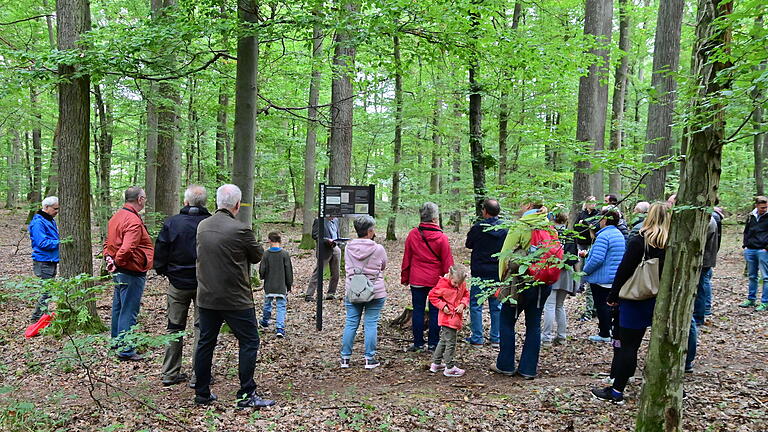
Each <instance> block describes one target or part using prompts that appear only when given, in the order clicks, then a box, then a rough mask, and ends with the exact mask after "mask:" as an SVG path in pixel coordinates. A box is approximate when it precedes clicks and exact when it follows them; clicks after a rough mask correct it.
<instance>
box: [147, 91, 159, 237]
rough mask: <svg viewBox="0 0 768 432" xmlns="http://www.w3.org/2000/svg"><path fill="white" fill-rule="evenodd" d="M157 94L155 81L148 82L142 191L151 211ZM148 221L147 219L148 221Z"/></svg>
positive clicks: (155, 186)
mask: <svg viewBox="0 0 768 432" xmlns="http://www.w3.org/2000/svg"><path fill="white" fill-rule="evenodd" d="M156 95H157V83H154V82H153V83H150V84H149V91H148V92H147V95H146V102H147V153H146V166H145V169H144V183H145V186H144V192H146V193H147V205H146V211H147V212H152V211H154V210H155V208H156V207H157V206H156V205H155V197H156V195H157V194H156V193H155V191H156V188H157V105H156V104H155V100H156ZM148 222H149V221H148Z"/></svg>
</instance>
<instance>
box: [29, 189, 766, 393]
mask: <svg viewBox="0 0 768 432" xmlns="http://www.w3.org/2000/svg"><path fill="white" fill-rule="evenodd" d="M241 198H242V194H241V192H240V189H239V188H238V187H237V186H235V185H231V184H226V185H223V186H221V187H219V188H218V190H217V193H216V205H217V210H216V211H215V212H214V213H213V214H211V213H210V212H209V211H208V210H207V209H206V207H205V205H206V202H207V199H208V197H207V192H206V190H205V188H204V187H202V186H198V185H192V186H190V187H189V188H187V189H186V191H185V193H184V206H183V207H182V209H181V210H180V212H179V214H178V215H175V216H172V217H170V218H168V219H167V220H166V221H165V222H164V224H163V227H162V230H161V231H160V234H159V235H158V237H157V240H156V241H155V242H154V243H153V242H152V239H151V238H150V235H149V232H148V231H147V229H146V227H145V225H144V222H143V220H142V217H141V215H140V212H141V211H142V210H143V208H144V205H145V203H146V193H145V192H144V190H143V189H142V188H140V187H130V188H128V189H127V190H126V191H125V202H124V204H123V206H122V207H121V208H120V209H119V210H118V211H117V212H116V213H115V214H114V215H113V217H112V218H111V219H110V221H109V225H108V230H107V238H106V241H105V244H104V250H103V252H104V259H105V261H106V268H107V270H108V271H109V272H111V273H112V275H113V280H114V291H113V302H112V322H111V336H112V339H113V341H114V347H115V350H116V355H117V358H118V359H120V360H123V361H141V360H143V358H142V356H141V355H140V354H139V353H138V352H137V350H136V348H135V347H133V346H132V344H131V342H130V338H125V335H126V334H128V333H129V332H130V331H131V330H132V329H133V328H134V326H135V325H136V322H137V315H138V312H139V308H140V304H141V298H142V295H143V291H144V286H145V282H146V274H147V272H148V271H149V270H150V269H152V268H154V269H155V270H156V272H157V273H158V274H160V275H165V276H167V278H168V280H169V281H170V286H169V287H168V289H167V302H168V303H167V304H168V306H167V317H168V324H167V331H168V333H169V334H174V335H176V336H177V337H176V338H175V339H173V340H172V341H171V342H170V343H169V344H168V346H167V348H166V352H165V357H164V361H163V365H162V384H163V385H166V386H169V385H174V384H179V383H182V382H186V381H189V384H190V387H192V388H194V389H195V399H194V401H195V402H196V403H197V404H210V403H212V402H214V401H215V400H217V397H216V395H215V394H214V393H212V392H211V390H210V386H211V383H212V376H211V365H212V358H213V352H214V349H215V346H216V341H217V338H218V334H219V331H220V329H221V326H222V324H223V323H227V324H228V325H229V327H230V328H231V329H232V332H233V333H234V336H235V337H236V338H237V339H238V343H239V378H240V389H239V390H238V392H237V406H238V407H239V408H248V407H254V408H260V407H265V406H270V405H272V404H274V403H275V402H274V401H272V400H266V399H262V398H260V397H259V396H258V395H257V393H256V384H255V382H254V379H253V375H254V369H255V361H256V356H257V352H258V348H259V332H258V330H257V328H258V326H261V327H263V328H268V327H270V326H271V325H272V312H273V309H275V310H276V311H275V321H274V325H275V335H276V337H278V338H282V337H285V336H286V329H285V321H286V303H287V296H288V292H289V291H291V288H292V286H293V283H294V281H293V267H292V264H291V257H290V255H289V254H288V252H287V251H285V250H284V249H283V248H282V246H281V243H282V239H281V235H280V233H278V232H271V233H269V234H268V240H269V248H268V249H267V250H266V251H265V250H264V248H263V247H262V246H261V245H260V243H259V241H258V240H257V239H256V237H255V236H254V234H253V232H252V230H251V227H250V226H249V225H247V224H244V223H241V222H239V221H237V219H236V216H237V214H238V212H239V210H240V204H241ZM617 201H618V200H617V199H616V197H614V196H612V195H608V196H606V197H605V205H604V206H602V208H601V209H599V210H598V209H597V208H596V200H595V198H594V197H588V198H587V199H586V201H585V203H584V206H583V208H582V212H581V213H579V214H578V215H576V217H575V218H574V219H573V222H574V223H573V225H572V226H573V230H568V229H567V226H568V221H569V218H568V216H567V214H566V213H564V212H555V213H552V212H549V211H548V210H547V209H546V207H544V206H543V205H542V203H540V202H529V203H526V204H525V205H524V206H523V208H522V215H521V216H520V218H519V219H518V220H517V221H516V222H514V223H506V222H504V221H502V220H501V219H500V218H499V215H500V213H501V207H500V205H499V202H498V201H496V200H493V199H487V200H485V201H484V202H483V205H482V218H481V220H479V221H478V222H476V223H475V224H474V225H473V226H472V227H471V229H470V230H469V232H468V234H467V237H466V243H465V246H466V247H467V248H468V249H471V250H472V253H471V259H470V269H469V271H468V269H467V268H466V267H464V266H463V265H461V264H458V263H455V262H454V258H453V254H452V251H451V246H450V243H449V241H448V237H447V236H446V235H445V233H443V231H442V230H441V228H440V225H439V208H438V206H437V205H436V204H434V203H431V202H427V203H425V204H424V205H422V206H421V208H420V221H421V222H420V223H419V225H418V226H417V227H415V228H413V229H412V230H411V231H410V232H409V233H408V236H407V238H406V240H405V249H404V254H403V259H402V264H401V271H400V275H401V276H400V282H401V284H402V285H406V286H408V287H409V288H410V293H411V302H412V307H413V309H412V312H413V314H412V332H413V340H412V344H411V345H410V346H408V347H407V348H406V351H409V352H422V351H430V352H432V358H431V363H430V365H429V370H430V372H433V373H437V372H439V371H442V373H443V374H444V375H445V376H447V377H458V376H462V375H463V374H464V372H465V371H464V370H463V369H460V368H459V367H458V366H457V362H456V359H455V352H456V347H457V344H458V332H459V330H460V329H461V328H462V325H463V321H464V320H463V314H464V312H465V311H467V310H468V311H469V322H470V334H469V336H468V337H467V338H466V340H465V342H466V343H467V344H468V346H475V347H476V346H482V345H484V344H486V343H489V344H490V345H491V347H493V348H495V349H498V355H497V359H496V361H495V362H494V363H493V364H492V365H491V366H490V369H491V370H492V371H494V372H496V373H499V374H502V375H518V376H521V377H523V378H525V379H534V378H535V377H536V375H537V371H538V359H539V353H540V349H541V347H542V345H544V346H550V345H558V344H565V343H566V342H567V340H568V333H567V318H566V315H565V309H564V301H565V299H566V298H567V297H568V296H570V295H575V294H577V293H579V292H580V291H582V290H583V289H584V288H586V291H587V292H586V294H587V297H588V298H591V300H590V301H589V302H588V304H587V309H586V311H585V314H584V315H583V316H582V319H586V320H589V319H590V318H591V315H592V311H591V310H590V307H594V315H595V316H596V317H597V321H598V326H597V330H598V331H597V334H595V335H592V336H590V337H589V340H590V341H593V342H611V343H612V344H613V361H612V362H611V370H610V381H611V385H610V386H609V387H605V388H597V389H594V390H593V391H592V393H593V394H594V395H595V396H596V397H598V398H600V399H604V400H607V401H611V402H616V403H620V402H622V401H623V391H624V388H625V386H626V383H627V380H628V379H629V378H630V377H631V376H632V375H633V374H634V372H635V369H636V366H637V353H638V349H639V347H640V343H641V341H642V339H643V335H644V334H645V331H646V329H647V327H649V326H650V325H651V321H652V315H653V308H654V304H655V299H654V298H650V299H647V300H640V301H636V300H626V299H622V298H620V297H619V292H620V289H621V287H622V286H623V285H624V283H625V282H626V281H627V280H628V279H629V278H630V277H631V276H632V275H633V273H634V272H635V270H636V268H637V267H638V265H639V264H640V262H641V261H643V260H646V259H649V258H658V259H659V261H660V264H661V266H663V262H664V253H665V249H666V246H667V240H668V236H669V224H670V220H671V218H672V211H671V206H672V205H674V197H671V199H670V200H669V201H668V202H665V203H653V204H650V203H647V202H640V203H638V204H637V205H636V207H635V211H634V213H635V217H634V220H633V221H632V224H631V225H627V223H626V221H625V219H624V215H623V214H622V213H621V211H620V210H619V208H618V206H617V205H616V204H617ZM42 204H43V205H42V209H41V210H40V211H38V212H37V213H36V214H35V215H34V217H33V218H32V220H31V222H30V225H29V233H30V237H31V240H32V250H33V253H32V259H33V264H34V265H33V269H34V272H35V275H36V276H38V277H39V278H42V279H47V278H53V277H55V275H56V267H57V263H58V261H59V255H58V250H59V241H60V240H59V235H58V229H57V226H56V222H55V220H54V218H55V216H56V215H57V214H58V211H59V202H58V199H57V198H56V197H47V198H45V199H44V200H43V203H42ZM766 212H768V198H765V197H758V198H757V199H756V201H755V210H754V211H753V212H752V213H751V214H750V216H749V219H748V221H747V224H746V226H745V230H744V244H743V246H744V248H745V252H744V254H745V258H746V260H747V264H748V270H749V276H750V277H749V280H750V283H749V291H748V292H749V297H748V299H747V301H746V302H744V303H743V304H741V305H740V306H743V307H750V306H756V309H757V310H758V311H762V310H765V309H766V306H767V305H768V282H766V280H768V277H766V276H768V253H767V252H766V250H767V249H766V248H767V247H768V218H766V217H763V216H764V215H765V213H766ZM722 218H723V215H722V210H721V209H719V208H715V211H714V212H713V213H712V217H711V220H710V223H709V226H708V230H707V237H706V245H705V250H704V260H703V264H702V269H701V273H700V280H699V288H698V291H697V294H696V301H695V307H694V313H693V319H692V322H691V331H690V336H689V348H688V358H687V359H686V366H685V367H686V371H692V369H693V361H694V358H695V354H696V340H697V339H696V335H697V326H700V325H702V324H703V323H704V317H705V316H706V315H708V314H711V283H710V280H711V277H712V268H713V267H714V266H715V263H716V256H717V251H718V249H719V247H720V238H721V232H722ZM323 223H324V224H325V225H324V227H323V228H324V233H325V235H324V236H323V238H322V239H320V238H318V227H317V224H315V226H314V227H313V237H314V238H315V239H317V240H318V248H325V250H324V251H323V256H324V257H325V260H324V262H323V263H322V264H323V265H328V266H330V268H331V284H330V286H329V290H328V293H327V296H326V299H329V300H330V299H334V298H335V295H336V288H337V286H338V282H339V268H338V267H339V263H340V258H341V250H340V248H339V246H338V245H337V241H338V236H339V221H338V220H336V219H334V218H326V219H324V220H323ZM353 226H354V230H355V233H356V236H357V237H356V238H354V239H352V240H351V241H349V242H348V243H347V244H346V246H345V248H344V263H345V270H346V273H345V274H346V277H347V284H346V285H349V282H350V280H351V278H352V277H353V276H355V275H364V276H365V277H366V278H367V279H368V281H369V283H370V289H371V294H370V298H369V299H368V300H367V301H364V302H360V301H357V302H353V301H351V300H350V299H349V298H348V296H346V295H345V296H344V306H345V310H346V319H345V324H344V329H343V332H342V340H341V349H340V367H341V368H349V367H350V366H351V364H352V352H353V342H354V340H355V336H356V333H357V330H358V327H359V325H360V323H361V322H362V323H363V325H364V360H365V362H364V367H365V368H366V369H374V368H376V367H378V366H379V365H380V364H381V363H380V361H379V359H378V357H377V335H378V323H379V319H380V316H381V311H382V309H383V307H384V304H385V301H386V297H387V289H386V286H385V282H384V276H383V274H384V271H385V269H386V267H387V253H386V250H385V249H384V247H383V246H382V245H381V244H379V243H377V242H376V241H375V238H376V230H375V227H376V221H375V219H374V218H373V217H371V216H360V217H357V218H355V219H354V221H353ZM541 229H545V230H549V231H552V232H553V235H554V238H555V239H558V240H559V244H560V245H561V246H562V248H563V249H564V250H565V251H566V252H567V253H566V254H565V258H564V263H565V264H566V265H565V266H562V267H563V269H562V271H561V272H560V276H559V278H558V279H557V282H555V283H537V282H531V281H530V280H525V281H523V280H522V278H521V277H520V276H521V275H520V273H516V271H517V268H518V267H517V266H516V264H515V259H516V257H517V256H518V255H519V254H520V252H521V251H522V253H523V255H525V254H527V253H532V252H531V251H532V250H534V249H536V247H537V246H538V245H535V244H532V236H533V233H534V232H535V231H536V230H541ZM254 264H259V269H258V273H259V276H260V278H261V280H262V281H263V286H264V297H265V298H264V306H263V310H262V314H261V318H260V319H257V317H256V312H255V308H254V301H253V291H252V288H251V281H252V278H251V271H250V267H251V265H254ZM334 266H335V269H334ZM513 268H514V270H510V269H513ZM758 271H760V272H762V273H763V297H762V302H761V303H760V304H759V305H757V304H756V302H755V299H756V291H757V280H758V277H757V276H758ZM576 272H581V274H583V278H582V282H579V281H578V280H577V278H575V277H574V275H575V274H576ZM470 274H471V276H470ZM320 275H322V272H320V271H318V269H317V268H316V269H315V270H314V271H313V273H312V277H311V281H310V283H309V285H308V288H307V291H306V292H305V294H304V296H305V299H306V300H313V299H314V294H315V290H316V286H317V283H318V277H321V276H320ZM510 284H512V285H514V286H515V287H516V288H515V289H517V287H520V286H522V285H525V287H524V289H520V290H519V291H517V292H515V296H514V298H515V300H514V301H509V297H504V296H502V295H500V294H499V292H498V291H497V290H498V289H499V287H502V286H506V285H510ZM49 300H50V299H49V295H48V294H47V293H42V294H41V296H40V298H39V300H38V302H37V307H36V308H35V312H34V314H33V316H32V320H33V321H34V320H37V319H38V318H40V316H41V314H42V313H43V312H44V311H45V310H46V308H47V302H48V301H49ZM193 303H194V308H193V310H194V343H193V354H192V359H193V361H192V369H193V374H191V376H189V375H187V374H185V373H183V372H181V369H182V368H181V366H182V348H183V337H182V335H183V331H184V329H185V328H186V325H187V320H188V315H189V311H190V306H191V305H192V304H193ZM273 303H274V307H273ZM484 305H487V306H488V309H489V313H490V329H489V332H488V333H487V337H486V333H485V331H484V328H483V309H484ZM523 313H524V314H525V328H526V330H525V337H524V342H523V347H522V352H521V354H520V358H519V361H517V362H516V354H515V351H516V335H515V325H516V322H517V320H518V318H519V317H520V315H521V314H523ZM425 314H428V320H427V321H428V323H429V325H428V328H427V329H426V333H427V336H426V339H425V337H424V333H425V328H424V327H425ZM542 316H543V322H542Z"/></svg>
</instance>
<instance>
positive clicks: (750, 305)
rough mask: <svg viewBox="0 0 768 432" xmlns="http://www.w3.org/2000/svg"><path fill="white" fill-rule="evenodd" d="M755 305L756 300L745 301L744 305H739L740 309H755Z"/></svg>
mask: <svg viewBox="0 0 768 432" xmlns="http://www.w3.org/2000/svg"><path fill="white" fill-rule="evenodd" d="M754 305H755V301H754V300H744V301H743V302H742V303H739V307H740V308H748V307H753V306H754Z"/></svg>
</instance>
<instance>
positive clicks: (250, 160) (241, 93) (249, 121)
mask: <svg viewBox="0 0 768 432" xmlns="http://www.w3.org/2000/svg"><path fill="white" fill-rule="evenodd" d="M258 14H259V6H258V3H257V0H238V2H237V16H238V19H239V21H240V23H241V25H242V26H243V28H244V29H245V28H250V26H251V25H253V24H255V23H258ZM258 73H259V40H258V38H257V37H256V36H255V35H254V34H251V32H246V33H245V34H243V35H241V36H240V37H239V38H238V39H237V78H236V79H235V148H234V158H233V165H232V182H233V183H234V184H236V185H237V186H239V187H240V190H241V191H242V192H243V200H242V204H241V205H242V207H241V208H240V213H238V214H237V219H238V220H239V221H241V222H244V223H246V224H247V225H248V226H251V225H253V169H254V164H255V154H256V115H257V108H258V107H257V105H256V95H257V94H258V87H257V78H258Z"/></svg>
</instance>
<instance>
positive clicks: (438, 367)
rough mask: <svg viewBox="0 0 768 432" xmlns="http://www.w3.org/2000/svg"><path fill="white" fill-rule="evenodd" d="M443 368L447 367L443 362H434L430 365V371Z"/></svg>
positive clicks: (434, 371) (433, 371)
mask: <svg viewBox="0 0 768 432" xmlns="http://www.w3.org/2000/svg"><path fill="white" fill-rule="evenodd" d="M443 369H445V363H441V364H437V363H432V364H430V365H429V371H430V372H432V373H437V372H439V371H441V370H443Z"/></svg>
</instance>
